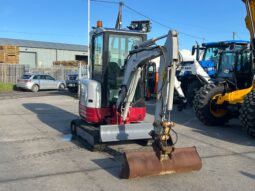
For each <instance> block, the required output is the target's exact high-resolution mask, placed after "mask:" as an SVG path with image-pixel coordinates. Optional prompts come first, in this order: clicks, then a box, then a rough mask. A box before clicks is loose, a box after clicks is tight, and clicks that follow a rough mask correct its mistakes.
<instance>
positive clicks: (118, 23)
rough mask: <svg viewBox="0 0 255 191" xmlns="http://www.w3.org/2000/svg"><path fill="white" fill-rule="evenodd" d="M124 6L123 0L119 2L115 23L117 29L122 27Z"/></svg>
mask: <svg viewBox="0 0 255 191" xmlns="http://www.w3.org/2000/svg"><path fill="white" fill-rule="evenodd" d="M122 7H123V2H122V1H120V2H119V12H118V16H117V20H116V24H115V29H121V28H122Z"/></svg>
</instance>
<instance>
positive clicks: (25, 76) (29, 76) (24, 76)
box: [21, 75, 32, 80]
mask: <svg viewBox="0 0 255 191" xmlns="http://www.w3.org/2000/svg"><path fill="white" fill-rule="evenodd" d="M31 76H32V75H23V76H22V78H21V79H23V80H27V79H29V78H31Z"/></svg>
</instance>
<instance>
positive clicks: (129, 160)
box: [120, 147, 202, 179]
mask: <svg viewBox="0 0 255 191" xmlns="http://www.w3.org/2000/svg"><path fill="white" fill-rule="evenodd" d="M201 168H202V161H201V158H200V156H199V155H198V152H197V150H196V147H187V148H176V149H175V151H174V152H173V153H172V155H171V158H169V159H166V160H163V161H160V160H159V158H158V157H157V155H156V153H155V151H137V152H129V153H124V164H123V168H122V171H121V175H120V176H121V178H127V179H129V178H137V177H144V176H152V175H164V174H172V173H176V172H188V171H194V170H200V169H201Z"/></svg>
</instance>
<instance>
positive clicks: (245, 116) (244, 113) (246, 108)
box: [239, 90, 255, 137]
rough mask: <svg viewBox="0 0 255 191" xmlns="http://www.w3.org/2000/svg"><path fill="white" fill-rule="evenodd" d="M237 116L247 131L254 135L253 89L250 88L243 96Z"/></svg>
mask: <svg viewBox="0 0 255 191" xmlns="http://www.w3.org/2000/svg"><path fill="white" fill-rule="evenodd" d="M239 118H240V121H241V124H242V126H243V128H244V129H245V130H246V131H247V133H248V134H249V135H251V136H253V137H255V90H252V91H251V92H250V93H249V94H247V95H246V97H245V98H244V102H243V104H242V106H241V109H240V115H239Z"/></svg>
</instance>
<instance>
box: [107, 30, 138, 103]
mask: <svg viewBox="0 0 255 191" xmlns="http://www.w3.org/2000/svg"><path fill="white" fill-rule="evenodd" d="M140 41H142V37H138V36H129V35H116V34H111V35H109V45H108V49H109V57H108V73H107V80H108V83H107V86H108V87H107V89H108V103H110V104H111V103H115V102H116V100H117V98H118V95H119V88H120V85H121V82H122V78H123V75H124V64H125V60H126V59H127V56H128V54H129V51H130V50H132V49H133V47H134V45H135V44H137V43H138V42H140Z"/></svg>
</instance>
